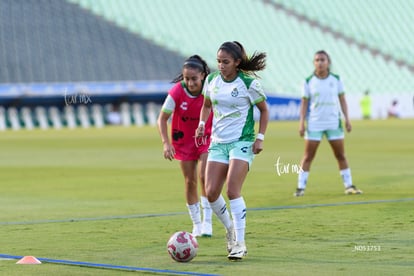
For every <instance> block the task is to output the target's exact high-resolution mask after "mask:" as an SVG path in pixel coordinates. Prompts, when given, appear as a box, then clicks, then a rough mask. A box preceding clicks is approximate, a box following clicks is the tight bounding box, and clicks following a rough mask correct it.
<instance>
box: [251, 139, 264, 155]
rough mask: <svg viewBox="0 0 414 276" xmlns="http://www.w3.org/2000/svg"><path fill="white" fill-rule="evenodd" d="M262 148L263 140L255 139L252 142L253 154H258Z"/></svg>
mask: <svg viewBox="0 0 414 276" xmlns="http://www.w3.org/2000/svg"><path fill="white" fill-rule="evenodd" d="M262 150H263V141H262V140H259V139H256V141H255V142H254V143H253V148H252V151H253V153H254V154H259V153H260V152H261V151H262Z"/></svg>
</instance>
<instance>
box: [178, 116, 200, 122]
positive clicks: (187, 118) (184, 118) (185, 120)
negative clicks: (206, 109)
mask: <svg viewBox="0 0 414 276" xmlns="http://www.w3.org/2000/svg"><path fill="white" fill-rule="evenodd" d="M198 120H200V118H199V117H188V116H182V117H181V121H183V122H184V123H185V122H187V121H198Z"/></svg>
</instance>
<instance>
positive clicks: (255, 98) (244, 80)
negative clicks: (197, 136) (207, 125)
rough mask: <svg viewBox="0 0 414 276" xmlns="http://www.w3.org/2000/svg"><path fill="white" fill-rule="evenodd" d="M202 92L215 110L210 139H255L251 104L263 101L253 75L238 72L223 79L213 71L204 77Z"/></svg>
mask: <svg viewBox="0 0 414 276" xmlns="http://www.w3.org/2000/svg"><path fill="white" fill-rule="evenodd" d="M203 94H204V97H206V98H207V99H210V100H211V103H212V109H213V112H214V116H213V129H212V136H211V138H212V142H215V143H231V142H235V141H254V140H255V133H254V123H255V122H254V118H253V107H254V105H255V104H257V103H259V102H262V101H265V100H266V96H265V93H264V91H263V88H262V86H261V85H260V83H259V82H258V81H257V80H256V79H255V78H253V77H251V76H249V75H247V74H245V73H243V72H239V73H238V75H237V77H236V78H235V79H234V80H232V81H225V80H224V79H223V78H222V76H221V74H220V72H219V71H216V72H214V73H212V74H210V75H209V76H208V77H207V79H206V81H205V84H204V87H203Z"/></svg>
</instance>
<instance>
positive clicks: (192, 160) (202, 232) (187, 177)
mask: <svg viewBox="0 0 414 276" xmlns="http://www.w3.org/2000/svg"><path fill="white" fill-rule="evenodd" d="M209 73H210V69H209V68H208V66H207V63H206V62H205V61H204V60H203V59H202V58H201V57H200V56H198V55H193V56H191V57H189V58H188V59H187V60H185V62H184V64H183V68H182V72H181V74H180V75H178V76H177V77H176V78H175V79H174V80H173V81H172V82H173V83H175V85H174V86H173V87H172V88H171V89H170V91H169V92H168V96H167V98H166V99H165V102H164V104H163V106H162V109H161V112H160V115H159V117H158V129H159V132H160V136H161V140H162V143H163V147H164V158H165V159H169V160H173V159H177V160H180V166H181V170H182V173H183V175H184V182H185V195H186V200H187V207H188V211H189V213H190V217H191V220H192V221H193V232H192V233H193V235H195V236H207V237H211V236H212V233H213V229H212V221H211V218H212V210H211V208H210V204H209V202H208V200H207V197H206V191H205V184H204V181H205V180H204V179H205V168H206V164H207V155H208V147H209V145H210V134H211V124H212V117H213V116H210V117H209V119H208V121H207V122H206V130H207V131H206V132H205V133H204V136H203V137H195V130H196V129H197V127H198V122H199V120H200V110H201V107H202V105H203V102H204V96H203V94H202V93H201V92H202V88H203V83H204V80H205V78H206V77H207V75H208V74H209ZM171 115H172V125H171V137H172V142H170V138H169V136H168V125H167V122H168V120H169V118H170V116H171ZM197 165H198V166H197ZM197 178H199V180H200V184H201V206H202V208H203V221H201V213H200V202H199V200H198V188H197Z"/></svg>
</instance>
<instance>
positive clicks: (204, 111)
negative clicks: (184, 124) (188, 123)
mask: <svg viewBox="0 0 414 276" xmlns="http://www.w3.org/2000/svg"><path fill="white" fill-rule="evenodd" d="M211 106H212V104H211V100H210V99H209V98H207V97H204V103H203V106H202V107H201V111H200V121H199V123H198V128H197V129H196V137H202V136H204V130H205V124H206V121H207V120H208V117H209V116H210V112H211Z"/></svg>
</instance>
